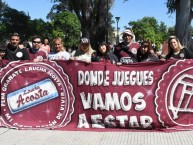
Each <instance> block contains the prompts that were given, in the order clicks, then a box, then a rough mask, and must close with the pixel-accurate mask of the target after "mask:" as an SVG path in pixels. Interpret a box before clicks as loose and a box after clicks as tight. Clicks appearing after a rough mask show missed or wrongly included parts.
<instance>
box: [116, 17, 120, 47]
mask: <svg viewBox="0 0 193 145" xmlns="http://www.w3.org/2000/svg"><path fill="white" fill-rule="evenodd" d="M115 19H116V21H117V44H118V43H119V27H118V24H119V20H120V17H115Z"/></svg>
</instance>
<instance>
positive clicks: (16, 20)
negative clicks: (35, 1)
mask: <svg viewBox="0 0 193 145" xmlns="http://www.w3.org/2000/svg"><path fill="white" fill-rule="evenodd" d="M29 20H30V17H29V16H27V15H26V14H25V13H24V12H23V11H20V12H19V11H17V10H16V9H12V8H10V7H6V8H5V9H4V11H3V12H2V17H1V26H3V29H4V32H5V33H4V37H5V38H6V37H9V34H10V33H13V32H18V33H20V35H21V38H22V37H24V36H25V33H26V31H27V30H28V26H29V25H28V24H29Z"/></svg>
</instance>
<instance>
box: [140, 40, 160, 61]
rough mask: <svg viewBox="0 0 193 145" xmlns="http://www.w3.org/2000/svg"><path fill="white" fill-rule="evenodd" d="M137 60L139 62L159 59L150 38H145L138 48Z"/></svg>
mask: <svg viewBox="0 0 193 145" xmlns="http://www.w3.org/2000/svg"><path fill="white" fill-rule="evenodd" d="M137 60H138V62H149V61H159V58H158V56H157V55H156V54H155V53H154V50H153V48H152V44H151V42H150V41H149V40H144V41H143V42H142V43H141V46H140V47H139V49H138V50H137Z"/></svg>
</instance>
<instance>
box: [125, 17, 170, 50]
mask: <svg viewBox="0 0 193 145" xmlns="http://www.w3.org/2000/svg"><path fill="white" fill-rule="evenodd" d="M128 24H129V26H130V27H131V28H132V29H133V31H134V33H135V38H136V41H143V40H148V39H149V40H150V41H151V42H152V43H155V44H156V45H157V46H158V47H159V46H160V44H161V43H162V42H163V40H165V39H166V38H167V37H168V35H167V26H166V25H165V24H164V23H163V22H161V23H160V25H159V24H158V22H157V20H156V19H155V18H154V17H143V18H142V19H139V20H137V21H131V22H129V23H128Z"/></svg>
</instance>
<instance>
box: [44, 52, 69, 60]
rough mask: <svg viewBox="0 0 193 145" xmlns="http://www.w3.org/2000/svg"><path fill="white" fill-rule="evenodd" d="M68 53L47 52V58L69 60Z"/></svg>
mask: <svg viewBox="0 0 193 145" xmlns="http://www.w3.org/2000/svg"><path fill="white" fill-rule="evenodd" d="M69 58H70V53H68V52H66V51H61V52H58V53H56V54H49V55H48V59H49V60H69Z"/></svg>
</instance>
